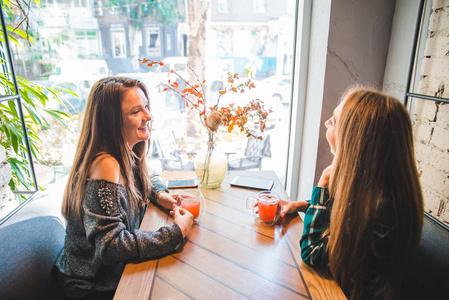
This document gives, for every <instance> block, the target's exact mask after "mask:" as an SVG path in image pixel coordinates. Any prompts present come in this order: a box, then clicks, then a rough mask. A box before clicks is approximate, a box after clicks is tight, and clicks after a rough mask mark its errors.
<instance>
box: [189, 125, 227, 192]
mask: <svg viewBox="0 0 449 300" xmlns="http://www.w3.org/2000/svg"><path fill="white" fill-rule="evenodd" d="M208 135H209V136H208V138H209V139H208V142H207V148H206V149H205V150H202V151H200V152H198V153H197V154H196V156H195V172H196V176H197V177H198V181H199V182H200V184H201V185H202V186H204V187H205V188H209V189H215V188H217V187H219V186H220V184H221V183H222V182H223V179H224V177H225V175H226V170H227V167H228V161H227V158H226V155H225V154H224V153H223V152H221V151H219V150H217V149H216V148H215V139H214V133H213V132H209V133H208Z"/></svg>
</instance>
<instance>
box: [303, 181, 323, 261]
mask: <svg viewBox="0 0 449 300" xmlns="http://www.w3.org/2000/svg"><path fill="white" fill-rule="evenodd" d="M328 200H329V191H328V189H327V188H321V187H314V188H313V191H312V199H311V201H310V206H309V208H308V209H307V211H306V213H305V217H304V232H303V235H302V237H301V241H300V246H301V258H302V260H303V261H304V262H305V263H306V264H308V265H310V266H321V267H325V266H327V264H328V257H327V253H326V246H327V241H328V238H327V237H323V233H324V231H325V230H326V229H327V228H328V227H329V221H330V208H329V207H328V205H329V201H328Z"/></svg>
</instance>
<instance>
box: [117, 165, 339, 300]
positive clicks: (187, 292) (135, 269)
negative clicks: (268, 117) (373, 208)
mask: <svg viewBox="0 0 449 300" xmlns="http://www.w3.org/2000/svg"><path fill="white" fill-rule="evenodd" d="M237 174H240V175H246V176H258V177H262V178H271V179H273V180H275V184H274V186H273V190H275V191H277V192H278V193H279V194H280V196H281V198H282V199H286V200H289V198H288V196H287V194H286V192H285V190H284V188H283V186H282V184H281V183H280V181H279V180H278V178H277V177H276V175H275V173H274V172H272V171H261V172H251V171H250V172H231V173H230V174H228V175H227V176H226V177H225V180H224V181H223V183H222V184H221V186H220V187H219V188H217V189H205V188H204V187H202V186H199V189H200V191H201V192H202V193H203V195H204V196H205V198H206V214H205V215H204V217H203V219H202V220H201V221H200V223H199V224H197V225H194V226H193V227H192V229H191V231H190V232H189V234H188V235H187V237H186V243H185V244H184V245H183V247H182V248H181V249H180V250H179V251H178V252H177V253H174V254H172V255H168V256H166V257H163V258H160V259H158V260H148V261H144V262H139V263H129V264H127V266H126V268H125V271H124V273H123V275H122V278H121V280H120V283H119V286H118V288H117V292H116V295H115V297H114V299H149V298H153V299H226V300H228V299H312V298H313V299H345V297H344V294H343V292H342V291H341V289H340V288H339V287H338V285H337V284H336V283H335V282H334V281H332V280H331V279H329V278H326V277H325V276H322V274H318V273H316V272H315V271H314V270H312V269H311V268H309V267H307V266H306V265H305V264H303V263H302V261H301V257H300V253H301V250H300V248H299V239H300V237H301V235H302V228H303V227H302V220H301V218H300V217H299V216H296V217H295V215H293V216H290V217H289V218H287V219H285V220H282V224H281V225H275V226H272V227H267V226H261V225H259V224H256V223H255V222H254V218H253V216H252V213H251V212H250V211H248V210H247V209H246V198H247V197H249V196H251V195H255V194H256V193H257V192H258V191H256V190H248V189H242V188H234V187H230V186H229V183H230V182H231V181H232V179H233V178H234V176H235V175H237ZM160 175H161V177H162V178H163V179H164V180H169V179H191V178H195V173H194V172H162V173H161V174H160ZM176 191H178V190H173V191H172V192H176ZM171 223H172V217H170V216H169V215H168V214H167V211H162V210H160V209H158V208H157V207H155V206H154V205H152V204H150V205H149V207H148V209H147V211H146V213H145V217H144V220H143V222H142V225H141V229H145V230H157V229H159V228H160V227H161V226H164V225H166V224H167V225H170V224H171Z"/></svg>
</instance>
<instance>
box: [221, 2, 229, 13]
mask: <svg viewBox="0 0 449 300" xmlns="http://www.w3.org/2000/svg"><path fill="white" fill-rule="evenodd" d="M229 11H230V3H229V0H218V12H219V13H227V12H229Z"/></svg>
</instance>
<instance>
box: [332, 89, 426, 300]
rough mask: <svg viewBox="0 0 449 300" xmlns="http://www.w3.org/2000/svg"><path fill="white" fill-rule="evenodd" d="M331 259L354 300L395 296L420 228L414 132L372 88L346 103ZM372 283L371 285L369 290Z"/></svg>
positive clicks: (401, 110)
mask: <svg viewBox="0 0 449 300" xmlns="http://www.w3.org/2000/svg"><path fill="white" fill-rule="evenodd" d="M342 99H343V101H344V104H343V108H342V111H341V115H340V119H339V120H338V122H337V135H336V137H337V141H336V155H335V157H334V161H333V167H332V172H331V175H330V185H329V190H330V195H331V199H333V204H332V214H331V220H330V226H329V242H328V254H329V265H330V270H331V272H332V275H333V276H334V278H335V279H336V281H337V282H338V283H339V284H340V286H341V287H342V289H343V291H344V292H345V293H346V295H347V296H348V297H349V298H350V299H359V298H361V297H362V295H364V294H366V293H367V290H366V287H367V285H368V286H369V285H370V284H371V287H370V288H371V289H372V290H371V291H368V293H369V294H371V295H372V296H374V298H378V299H392V298H395V297H396V296H397V293H398V287H399V284H400V279H401V276H402V275H403V274H402V272H403V270H404V269H405V267H406V266H407V265H408V263H409V261H410V259H411V257H412V256H413V254H414V253H415V251H416V249H417V247H418V244H419V241H420V236H421V230H422V224H423V215H424V207H423V196H422V191H421V185H420V182H419V178H418V172H417V168H416V163H415V155H414V147H413V137H412V127H411V122H410V118H409V115H408V113H407V110H406V109H405V107H404V105H403V104H402V103H400V102H399V101H398V100H397V99H396V98H394V97H391V96H388V95H384V94H382V93H380V92H378V91H376V90H374V89H367V88H362V87H353V88H351V89H350V90H349V91H348V92H346V94H345V95H344V96H343V97H342ZM369 282H370V283H369Z"/></svg>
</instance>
